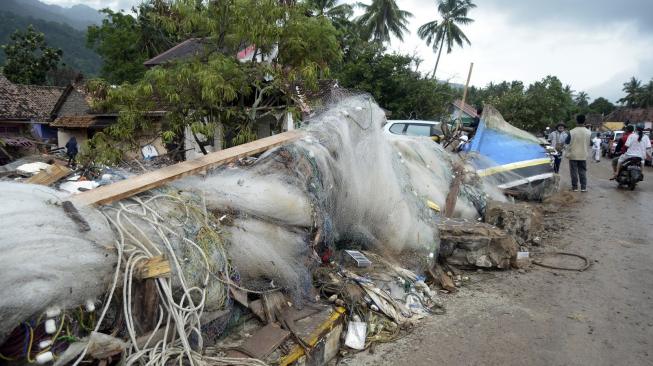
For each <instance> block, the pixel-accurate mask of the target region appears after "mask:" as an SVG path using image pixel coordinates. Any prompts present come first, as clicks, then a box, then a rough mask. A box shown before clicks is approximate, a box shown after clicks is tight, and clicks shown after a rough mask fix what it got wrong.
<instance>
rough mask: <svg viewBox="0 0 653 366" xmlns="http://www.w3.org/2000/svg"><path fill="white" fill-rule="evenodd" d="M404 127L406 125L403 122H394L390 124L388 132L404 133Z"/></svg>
mask: <svg viewBox="0 0 653 366" xmlns="http://www.w3.org/2000/svg"><path fill="white" fill-rule="evenodd" d="M404 127H406V124H405V123H395V124H393V125H392V126H390V132H392V133H394V134H397V135H402V134H403V133H404Z"/></svg>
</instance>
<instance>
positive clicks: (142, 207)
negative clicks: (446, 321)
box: [0, 96, 534, 365]
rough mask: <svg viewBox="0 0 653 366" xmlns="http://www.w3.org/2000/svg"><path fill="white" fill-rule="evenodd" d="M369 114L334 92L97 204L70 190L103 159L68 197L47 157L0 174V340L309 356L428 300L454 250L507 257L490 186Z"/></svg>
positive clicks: (0, 352)
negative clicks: (263, 137)
mask: <svg viewBox="0 0 653 366" xmlns="http://www.w3.org/2000/svg"><path fill="white" fill-rule="evenodd" d="M383 121H384V114H383V111H382V110H381V109H380V108H379V107H378V106H376V105H375V104H374V103H373V102H372V101H371V100H370V99H369V98H366V97H360V96H359V97H349V98H345V99H344V100H342V101H340V102H339V103H336V104H335V105H334V106H332V107H331V108H329V109H327V110H326V111H324V112H322V113H321V114H318V115H316V116H314V117H313V118H312V119H310V120H309V122H308V125H307V127H306V128H305V130H304V136H303V137H302V138H301V139H299V140H297V141H294V142H293V143H291V144H287V145H285V146H282V147H278V148H276V149H273V150H270V151H267V152H265V153H264V154H263V155H261V156H260V157H258V158H256V159H253V158H249V159H247V160H239V161H236V162H233V163H231V164H230V165H228V166H222V167H220V168H217V169H215V170H214V171H211V172H209V173H208V174H207V175H206V176H205V177H187V178H185V179H183V180H180V181H177V182H174V183H172V184H169V185H168V186H159V187H158V188H155V187H157V186H156V185H154V184H151V182H150V183H146V181H147V179H149V178H148V177H152V176H162V175H163V173H161V174H158V173H156V172H153V174H151V175H149V176H148V177H145V176H140V177H135V178H132V179H131V180H130V179H126V180H123V181H122V182H120V183H119V184H122V183H125V182H126V183H125V185H129V184H132V182H136V183H139V182H140V183H139V184H141V186H142V187H147V189H149V190H147V191H146V189H140V190H132V191H130V192H144V193H141V194H139V195H135V196H132V197H129V195H127V194H126V193H124V192H122V193H120V194H116V195H115V197H119V199H118V200H117V201H115V202H113V203H111V204H107V205H104V206H102V207H100V208H95V207H91V206H86V205H84V204H81V203H80V202H88V201H85V200H84V198H83V197H88V194H91V193H97V192H99V191H100V190H102V189H103V188H107V189H108V190H111V189H112V188H111V187H116V186H118V185H119V184H115V185H111V184H110V183H111V182H112V181H113V180H114V179H115V180H120V179H122V178H123V177H121V176H119V174H116V173H115V172H104V173H102V174H101V175H99V177H98V176H97V175H96V180H105V181H106V185H107V187H103V188H98V189H95V190H93V191H91V192H84V193H79V189H77V190H76V192H75V193H78V195H76V196H74V197H73V196H71V194H70V191H68V192H66V189H65V188H64V187H63V186H64V184H66V183H67V182H63V183H61V181H60V180H61V179H63V177H64V173H63V171H62V172H59V170H57V169H60V168H56V169H54V170H53V169H52V168H51V167H48V168H47V169H46V170H45V171H43V172H40V173H38V174H37V175H35V176H34V177H33V178H35V177H36V176H38V175H41V174H42V177H45V178H39V179H41V180H40V182H42V183H41V184H42V185H41V186H37V185H34V184H24V183H0V197H1V199H2V201H3V205H2V207H0V216H2V217H7V218H8V220H6V222H5V223H4V224H5V225H3V227H2V228H0V251H1V252H2V253H3V255H2V256H1V257H0V268H4V269H5V270H4V271H5V272H6V275H4V276H0V343H2V344H1V345H0V356H1V357H3V359H7V360H10V361H15V362H23V361H24V360H27V361H29V362H31V361H33V360H36V361H38V362H39V363H48V362H50V361H52V360H55V361H56V364H61V365H63V364H66V363H69V362H70V363H74V364H78V363H79V362H81V361H82V360H85V359H95V360H100V361H102V362H111V360H115V359H117V358H121V359H123V360H124V361H126V362H127V363H133V362H139V363H150V364H156V365H163V364H166V363H168V362H179V363H188V364H191V365H193V364H262V363H263V362H266V363H280V364H290V363H299V364H303V363H307V362H308V360H310V362H311V363H312V364H323V363H324V362H326V361H328V360H329V359H330V358H332V357H334V356H335V355H336V354H337V353H338V349H339V344H340V342H339V340H340V334H341V333H345V334H346V336H345V340H344V344H345V346H347V347H349V348H350V349H353V350H361V349H365V348H367V347H370V346H371V345H373V344H374V343H378V342H387V341H391V340H393V339H395V338H396V337H397V336H399V335H400V334H401V333H402V332H405V331H406V330H407V329H410V327H411V325H412V324H414V323H415V321H417V320H419V319H420V318H423V317H425V316H428V315H431V314H439V313H442V312H443V308H442V303H441V301H440V299H439V297H438V292H439V291H444V292H453V291H455V288H456V285H457V284H458V285H460V282H461V281H462V276H460V273H459V272H458V270H456V269H455V267H454V266H461V267H467V266H470V267H474V268H476V267H482V268H498V269H507V268H510V265H511V263H512V261H513V260H515V259H516V256H517V252H518V249H519V246H518V243H517V241H516V240H515V239H514V236H513V235H510V234H508V233H507V232H506V231H502V230H501V229H499V228H497V227H494V226H492V225H491V224H483V223H478V222H477V219H478V218H479V217H481V216H482V214H483V213H485V214H486V219H488V217H492V218H493V220H494V222H493V225H496V226H499V227H504V228H505V229H506V230H508V231H509V232H511V233H512V234H515V235H518V236H519V235H525V233H526V234H528V233H527V231H528V230H529V228H528V227H527V226H528V225H532V224H533V222H534V221H532V220H531V221H529V224H528V225H526V224H525V222H526V221H527V220H523V219H518V220H517V221H518V222H519V225H517V224H514V225H513V224H508V223H511V222H512V221H511V219H508V216H510V215H509V214H508V213H509V212H513V211H514V210H513V211H511V210H512V209H511V207H512V206H502V207H503V210H502V211H501V212H502V213H497V212H495V209H493V208H492V207H496V206H492V203H490V202H491V201H493V200H499V201H500V202H501V201H503V202H505V201H506V199H505V197H504V196H503V195H502V194H501V192H500V191H499V190H498V189H496V187H495V188H493V187H491V186H488V185H487V184H485V183H484V182H482V181H481V180H480V179H478V177H476V176H474V172H473V171H470V170H464V172H463V171H462V170H454V166H456V164H462V163H461V162H457V161H456V160H455V159H456V158H455V157H453V156H451V155H449V154H448V153H447V152H445V151H444V150H443V149H442V148H441V147H440V146H439V145H436V144H433V143H432V142H431V141H430V140H428V139H424V140H413V139H410V140H408V139H403V138H400V137H396V138H395V137H393V138H388V137H386V136H385V135H384V134H383V131H382V122H383ZM388 140H389V141H388ZM239 148H240V149H244V148H243V147H239ZM220 153H223V154H224V155H225V156H227V155H229V154H228V153H227V152H220ZM220 153H216V154H220ZM182 164H187V165H189V166H193V169H201V166H200V164H201V160H198V161H196V162H187V163H182ZM170 168H171V169H168V170H166V172H174V171H177V169H178V168H177V167H174V166H172V167H170ZM164 170H165V169H164ZM454 172H456V173H454ZM68 174H70V172H68ZM73 174H74V173H73ZM455 174H458V175H459V176H458V179H456V177H454V175H455ZM460 174H464V175H465V176H464V177H463V176H460ZM79 175H80V178H79V179H81V177H85V176H86V175H85V174H79ZM179 175H180V176H181V175H185V173H179ZM60 176H61V178H60ZM116 176H118V178H115V177H116ZM50 177H52V178H50ZM55 177H57V178H56V179H55ZM144 177H145V178H144ZM46 178H48V179H46ZM105 178H106V179H105ZM30 179H31V178H30ZM160 180H161V181H166V182H167V181H168V179H167V178H166V179H160ZM91 181H92V182H95V181H94V180H91ZM54 182H58V183H54ZM77 182H79V180H77ZM454 183H455V184H454ZM97 184H98V185H99V184H100V183H97ZM43 185H52V186H53V187H56V188H59V190H56V189H51V188H47V187H44V186H43ZM452 186H455V187H456V191H454V192H455V193H457V194H455V196H457V203H456V204H455V206H454V207H452V208H451V212H449V214H451V216H454V217H455V218H453V219H443V218H442V216H441V215H440V213H439V208H440V207H448V205H447V204H446V203H447V196H448V195H449V191H450V187H452ZM458 192H459V193H458ZM85 195H86V196H85ZM96 202H102V203H106V202H110V201H109V200H104V199H103V200H102V201H96ZM488 213H489V214H490V216H488ZM506 225H507V226H506ZM520 225H521V226H520ZM37 227H38V228H39V230H34V228H37ZM528 235H530V234H528ZM388 258H401V260H399V261H397V262H396V263H395V262H391V261H389V260H388ZM400 263H401V264H400ZM454 272H456V273H454ZM3 274H4V272H3ZM457 276H460V278H458V277H457ZM345 329H346V330H345ZM243 332H245V333H248V334H251V337H238V334H239V333H240V334H242V333H243Z"/></svg>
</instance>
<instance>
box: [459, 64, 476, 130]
mask: <svg viewBox="0 0 653 366" xmlns="http://www.w3.org/2000/svg"><path fill="white" fill-rule="evenodd" d="M473 69H474V63H473V62H472V63H470V64H469V73H468V74H467V82H466V83H465V88H464V89H463V99H462V101H461V102H460V111H459V112H458V119H457V120H456V129H458V127H459V126H460V119H461V117H462V115H463V110H464V107H465V102H467V88H469V80H470V79H471V78H472V70H473Z"/></svg>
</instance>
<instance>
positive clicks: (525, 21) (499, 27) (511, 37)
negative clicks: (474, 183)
mask: <svg viewBox="0 0 653 366" xmlns="http://www.w3.org/2000/svg"><path fill="white" fill-rule="evenodd" d="M42 1H44V2H47V3H54V4H59V5H62V6H70V5H73V4H78V3H84V4H86V5H89V6H92V7H95V8H102V7H107V6H108V7H111V8H113V9H129V8H130V7H131V6H132V5H133V4H135V3H138V2H139V1H140V0H86V1H82V0H42ZM350 2H353V1H350ZM363 2H368V3H369V0H368V1H365V0H363ZM474 2H475V3H476V4H477V6H478V7H477V8H476V9H474V10H472V11H471V13H470V14H469V15H470V17H471V18H473V19H475V20H476V21H475V22H474V23H473V24H472V25H470V26H468V27H465V28H464V31H465V33H466V34H467V36H468V38H469V39H470V40H471V42H472V46H471V47H465V48H464V49H459V48H456V49H454V51H453V52H452V53H451V54H446V53H443V55H442V59H441V61H440V66H439V69H438V78H439V79H450V80H451V81H452V82H457V83H461V84H464V82H465V78H466V77H467V71H468V69H469V63H470V62H474V72H473V75H472V80H471V83H472V84H473V85H477V86H484V85H486V84H487V83H489V82H490V81H495V82H498V81H502V80H509V81H510V80H522V81H524V82H526V83H530V82H532V81H535V80H539V79H542V78H543V77H545V76H546V75H556V76H558V77H559V78H560V79H561V80H562V81H563V83H566V84H570V85H571V86H572V88H573V89H574V90H577V91H581V90H583V91H586V92H587V93H588V94H589V95H590V97H591V98H592V99H594V98H596V97H599V96H604V97H607V98H608V99H610V100H612V101H616V100H617V99H619V98H620V97H621V96H622V92H621V88H622V84H623V83H624V82H625V81H626V80H627V79H629V78H630V77H631V76H635V77H637V78H639V79H642V80H643V81H646V82H647V81H648V80H650V79H651V78H653V18H651V15H653V0H620V1H615V0H475V1H474ZM397 3H398V4H399V6H400V7H401V8H402V9H404V10H408V11H410V12H412V13H413V14H414V15H415V16H414V17H413V18H412V19H411V20H410V24H409V29H410V31H411V34H410V35H406V36H405V37H404V42H403V43H401V42H399V41H398V40H393V42H392V44H391V49H393V50H397V51H400V52H403V53H416V54H418V55H419V56H420V57H421V58H422V59H423V60H424V62H423V63H422V65H421V66H420V71H427V69H428V70H432V69H433V66H434V65H435V59H436V57H435V55H434V54H433V52H431V49H430V48H429V47H427V46H426V44H425V43H424V42H423V41H422V40H420V39H419V37H417V28H418V27H419V26H420V25H421V24H424V23H426V22H428V21H430V20H433V19H436V18H438V15H437V8H436V0H398V1H397ZM647 18H648V19H647ZM445 51H446V50H445Z"/></svg>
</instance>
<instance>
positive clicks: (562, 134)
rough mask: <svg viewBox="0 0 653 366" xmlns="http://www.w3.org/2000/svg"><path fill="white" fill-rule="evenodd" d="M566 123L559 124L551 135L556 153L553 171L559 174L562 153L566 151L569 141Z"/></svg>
mask: <svg viewBox="0 0 653 366" xmlns="http://www.w3.org/2000/svg"><path fill="white" fill-rule="evenodd" d="M565 128H567V126H565V124H564V123H558V125H557V126H556V130H555V131H553V132H551V133H550V134H549V142H550V143H551V145H552V146H553V148H554V149H555V151H556V154H555V155H554V156H553V171H554V172H555V173H556V174H558V172H559V171H560V162H561V161H562V152H563V151H564V149H565V141H567V136H568V133H567V131H565Z"/></svg>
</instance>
